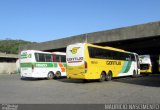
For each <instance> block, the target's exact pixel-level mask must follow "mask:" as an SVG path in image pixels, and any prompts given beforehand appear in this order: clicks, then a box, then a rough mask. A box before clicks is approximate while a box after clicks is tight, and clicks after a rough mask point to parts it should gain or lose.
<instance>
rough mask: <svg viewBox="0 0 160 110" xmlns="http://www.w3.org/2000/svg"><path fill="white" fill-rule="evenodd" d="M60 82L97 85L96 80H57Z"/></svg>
mask: <svg viewBox="0 0 160 110" xmlns="http://www.w3.org/2000/svg"><path fill="white" fill-rule="evenodd" d="M57 80H58V81H60V82H64V83H75V84H85V83H97V82H98V81H97V80H90V81H88V80H79V79H67V78H61V79H57Z"/></svg>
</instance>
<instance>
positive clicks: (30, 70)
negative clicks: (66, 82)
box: [20, 50, 66, 79]
mask: <svg viewBox="0 0 160 110" xmlns="http://www.w3.org/2000/svg"><path fill="white" fill-rule="evenodd" d="M20 70H21V77H31V78H48V79H53V78H59V77H61V76H66V54H65V53H62V52H53V53H50V52H42V51H37V50H26V51H22V52H21V55H20Z"/></svg>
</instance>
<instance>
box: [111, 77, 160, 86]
mask: <svg viewBox="0 0 160 110" xmlns="http://www.w3.org/2000/svg"><path fill="white" fill-rule="evenodd" d="M113 81H115V82H121V83H129V84H136V85H142V86H152V87H160V74H150V75H148V76H140V77H137V78H132V77H126V78H116V79H113Z"/></svg>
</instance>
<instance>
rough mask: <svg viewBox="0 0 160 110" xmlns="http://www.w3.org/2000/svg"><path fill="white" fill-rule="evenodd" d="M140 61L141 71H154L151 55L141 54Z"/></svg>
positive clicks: (146, 72)
mask: <svg viewBox="0 0 160 110" xmlns="http://www.w3.org/2000/svg"><path fill="white" fill-rule="evenodd" d="M139 61H140V72H141V73H145V74H148V73H152V62H151V58H150V55H139Z"/></svg>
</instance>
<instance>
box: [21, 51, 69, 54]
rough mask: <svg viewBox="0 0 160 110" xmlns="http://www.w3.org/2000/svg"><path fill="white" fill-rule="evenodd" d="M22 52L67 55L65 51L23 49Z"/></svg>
mask: <svg viewBox="0 0 160 110" xmlns="http://www.w3.org/2000/svg"><path fill="white" fill-rule="evenodd" d="M21 52H33V53H35V52H37V53H47V54H57V55H66V53H64V52H44V51H40V50H24V51H21Z"/></svg>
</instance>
